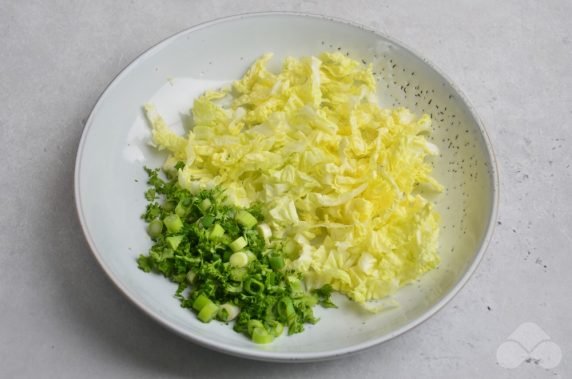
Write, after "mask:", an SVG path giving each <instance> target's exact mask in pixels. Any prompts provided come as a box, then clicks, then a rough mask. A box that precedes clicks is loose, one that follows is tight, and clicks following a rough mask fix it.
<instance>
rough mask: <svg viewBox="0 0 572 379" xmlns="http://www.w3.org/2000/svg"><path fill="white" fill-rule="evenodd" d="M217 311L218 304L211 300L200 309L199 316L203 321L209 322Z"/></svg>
mask: <svg viewBox="0 0 572 379" xmlns="http://www.w3.org/2000/svg"><path fill="white" fill-rule="evenodd" d="M217 313H218V307H217V305H216V304H215V303H213V302H209V303H208V304H206V305H205V306H204V307H203V308H202V309H201V310H200V311H199V314H198V315H197V318H198V319H199V320H201V321H202V322H209V321H211V320H212V319H213V318H214V317H215V316H216V315H217Z"/></svg>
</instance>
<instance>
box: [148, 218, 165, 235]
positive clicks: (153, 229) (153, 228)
mask: <svg viewBox="0 0 572 379" xmlns="http://www.w3.org/2000/svg"><path fill="white" fill-rule="evenodd" d="M162 231H163V223H162V222H161V220H157V219H155V220H153V221H151V222H150V223H149V226H147V233H148V234H149V236H150V237H152V238H157V237H159V236H160V235H161V232H162Z"/></svg>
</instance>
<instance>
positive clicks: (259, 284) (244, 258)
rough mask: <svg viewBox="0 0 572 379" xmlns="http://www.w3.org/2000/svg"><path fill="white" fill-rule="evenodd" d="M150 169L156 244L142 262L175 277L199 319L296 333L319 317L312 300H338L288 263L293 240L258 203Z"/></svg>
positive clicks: (255, 332)
mask: <svg viewBox="0 0 572 379" xmlns="http://www.w3.org/2000/svg"><path fill="white" fill-rule="evenodd" d="M182 167H183V163H179V164H177V166H176V168H177V169H180V168H182ZM145 170H146V171H147V174H148V175H149V181H148V184H149V185H150V188H149V190H148V191H147V192H146V193H145V197H146V199H147V200H148V201H149V204H148V205H147V209H146V212H145V213H144V215H143V218H144V220H145V221H146V222H147V223H148V225H147V232H148V234H149V236H150V237H151V239H152V241H153V246H152V247H151V249H150V251H149V253H148V254H147V255H141V256H139V258H138V260H137V262H138V265H139V268H140V269H142V270H143V271H145V272H151V271H153V272H158V273H161V274H163V275H164V276H165V277H166V278H168V279H170V280H171V281H173V282H175V283H177V284H178V289H177V291H176V294H175V296H176V297H177V298H178V299H179V300H180V301H181V306H182V307H184V308H189V309H192V310H193V311H194V312H195V313H196V315H197V318H198V319H199V320H200V321H202V322H210V321H211V320H213V319H215V318H216V319H218V320H220V321H223V322H230V321H233V320H234V330H235V331H237V332H239V333H243V334H245V335H246V336H248V337H250V338H251V339H252V341H253V342H255V343H269V342H272V341H273V340H274V338H276V337H278V336H279V335H280V334H282V332H283V330H284V328H285V327H287V328H288V334H289V335H290V334H294V333H299V332H302V331H303V330H304V324H305V323H310V324H314V323H315V322H316V321H317V318H316V317H315V316H314V313H313V310H312V308H313V306H314V305H316V304H318V303H319V304H321V305H322V306H324V307H328V308H329V307H335V305H334V304H333V303H332V302H331V299H330V294H331V291H332V288H331V287H330V286H324V287H322V288H320V289H318V290H314V291H311V292H307V291H305V289H304V285H303V283H302V281H301V276H300V274H299V273H296V272H293V271H289V270H287V269H286V268H285V265H284V256H285V255H286V254H290V253H291V252H292V251H291V250H292V249H291V246H289V245H288V243H283V241H280V240H270V239H269V238H268V233H265V229H264V224H263V221H264V216H263V209H262V208H261V205H260V204H257V205H255V206H252V207H251V208H248V209H242V208H239V207H236V206H234V205H232V204H228V202H226V201H225V197H224V192H223V191H222V190H221V189H219V188H215V189H212V190H203V191H201V192H199V193H197V194H191V193H190V192H189V191H187V190H185V189H183V188H182V187H181V186H179V184H178V183H177V180H176V177H171V178H170V179H168V180H163V179H161V178H160V177H159V170H157V169H156V170H151V169H147V168H146V169H145ZM187 289H188V290H187Z"/></svg>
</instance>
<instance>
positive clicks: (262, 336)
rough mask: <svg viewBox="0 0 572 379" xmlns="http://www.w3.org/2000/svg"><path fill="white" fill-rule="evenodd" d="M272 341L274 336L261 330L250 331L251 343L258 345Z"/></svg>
mask: <svg viewBox="0 0 572 379" xmlns="http://www.w3.org/2000/svg"><path fill="white" fill-rule="evenodd" d="M273 340H274V336H273V335H272V334H270V333H268V332H267V331H266V329H263V328H254V330H253V331H252V342H254V343H258V344H266V343H270V342H272V341H273Z"/></svg>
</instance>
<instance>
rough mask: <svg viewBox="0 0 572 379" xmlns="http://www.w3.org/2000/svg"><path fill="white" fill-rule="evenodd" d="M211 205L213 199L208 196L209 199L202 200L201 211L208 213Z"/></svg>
mask: <svg viewBox="0 0 572 379" xmlns="http://www.w3.org/2000/svg"><path fill="white" fill-rule="evenodd" d="M211 205H212V203H211V201H210V200H209V199H208V198H207V199H204V200H203V201H201V204H200V205H199V208H200V210H201V211H203V213H207V211H208V210H209V208H210V207H211Z"/></svg>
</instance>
